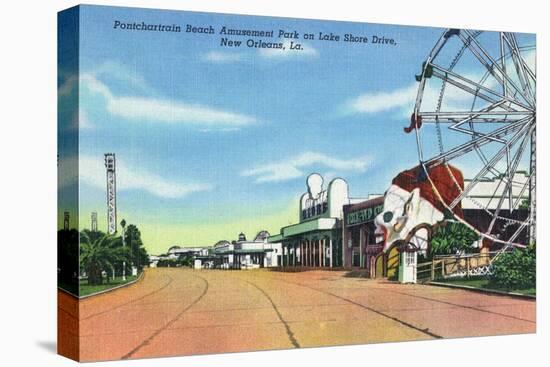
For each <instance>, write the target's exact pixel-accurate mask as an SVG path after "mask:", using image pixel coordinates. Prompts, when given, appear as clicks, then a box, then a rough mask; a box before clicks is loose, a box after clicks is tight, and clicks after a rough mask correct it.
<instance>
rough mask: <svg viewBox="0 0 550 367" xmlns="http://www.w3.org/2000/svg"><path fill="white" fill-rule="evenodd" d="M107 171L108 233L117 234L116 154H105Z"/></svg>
mask: <svg viewBox="0 0 550 367" xmlns="http://www.w3.org/2000/svg"><path fill="white" fill-rule="evenodd" d="M105 169H106V170H107V233H109V234H115V233H116V231H117V222H116V162H115V154H114V153H105Z"/></svg>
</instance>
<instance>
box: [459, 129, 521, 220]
mask: <svg viewBox="0 0 550 367" xmlns="http://www.w3.org/2000/svg"><path fill="white" fill-rule="evenodd" d="M528 128H529V125H523V126H521V128H520V129H519V130H518V131H517V132H516V133H515V134H514V136H513V137H512V138H511V139H510V140H508V142H506V144H505V145H504V146H503V147H502V148H500V150H499V151H498V152H497V153H496V154H495V155H494V156H493V158H491V160H490V161H489V164H488V165H486V166H484V167H483V168H482V169H481V170H480V171H479V172H478V173H477V175H476V176H475V177H474V178H473V179H472V181H471V183H470V185H468V187H465V188H464V190H463V191H462V192H461V193H460V195H458V196H457V197H456V198H455V199H454V200H453V201H452V202H451V204H450V205H449V207H450V208H451V209H454V207H456V206H457V205H458V204H459V203H460V202H461V201H462V199H464V198H465V197H466V195H468V194H469V193H470V191H471V190H472V189H473V188H474V187H475V185H476V184H477V183H478V182H479V181H480V180H481V179H482V178H483V177H484V176H485V175H486V174H487V172H488V171H489V167H490V166H494V165H496V164H497V163H498V162H499V161H500V160H501V159H502V158H503V156H504V155H505V154H506V152H507V150H508V149H509V148H510V147H511V146H513V145H514V144H515V143H516V142H517V141H518V140H519V139H520V138H522V137H523V136H524V135H523V133H525V130H528Z"/></svg>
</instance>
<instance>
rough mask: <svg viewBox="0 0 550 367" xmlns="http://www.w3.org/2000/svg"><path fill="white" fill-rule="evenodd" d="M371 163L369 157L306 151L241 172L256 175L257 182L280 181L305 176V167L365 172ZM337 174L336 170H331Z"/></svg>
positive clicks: (246, 175)
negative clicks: (344, 156)
mask: <svg viewBox="0 0 550 367" xmlns="http://www.w3.org/2000/svg"><path fill="white" fill-rule="evenodd" d="M370 163H371V159H370V158H369V157H362V158H357V159H349V160H344V159H337V158H333V157H329V156H327V155H325V154H322V153H317V152H305V153H302V154H300V155H297V156H295V157H292V158H290V159H287V160H284V161H280V162H273V163H268V164H265V165H262V166H258V167H255V168H253V169H250V170H246V171H243V172H241V176H245V177H255V182H257V183H260V182H279V181H287V180H291V179H294V178H298V177H303V176H304V174H305V173H304V171H303V169H304V168H308V167H312V166H322V167H326V168H329V169H331V170H333V171H338V172H342V171H347V172H364V171H365V170H366V169H367V167H368V165H369V164H370ZM331 174H332V175H335V173H334V172H331Z"/></svg>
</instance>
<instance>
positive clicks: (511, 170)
mask: <svg viewBox="0 0 550 367" xmlns="http://www.w3.org/2000/svg"><path fill="white" fill-rule="evenodd" d="M530 135H531V134H525V136H524V137H523V140H522V142H521V144H520V146H519V148H518V150H517V151H516V153H515V155H514V158H513V161H512V162H510V158H509V153H510V149H509V148H508V149H507V152H506V154H507V160H508V171H507V172H506V175H503V176H502V178H501V181H500V182H499V184H498V186H499V187H500V184H501V183H502V182H503V181H504V178H505V177H506V178H507V180H506V182H505V186H504V189H503V190H502V193H501V195H500V197H499V200H498V203H497V206H496V210H495V215H494V217H493V219H492V221H491V223H490V224H489V229H488V230H487V232H488V233H491V231H492V229H493V226H494V225H495V223H496V219H497V217H498V216H499V214H500V211H501V209H502V205H503V204H504V200H505V197H506V196H505V195H506V194H507V197H506V198H507V199H508V213H509V214H510V215H511V214H512V212H513V211H514V201H513V194H514V192H513V180H514V175H515V173H516V172H517V169H518V165H519V162H520V161H521V158H522V156H523V152H524V151H525V147H526V146H527V143H528V142H529V137H530ZM497 191H498V187H497V188H496V189H495V195H496V193H497Z"/></svg>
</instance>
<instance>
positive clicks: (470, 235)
mask: <svg viewBox="0 0 550 367" xmlns="http://www.w3.org/2000/svg"><path fill="white" fill-rule="evenodd" d="M477 240H479V236H478V235H477V234H476V233H475V232H474V231H472V230H471V229H470V228H468V227H467V226H465V225H464V224H462V223H460V222H445V223H444V224H442V225H441V226H439V227H438V228H437V230H436V231H435V233H434V235H433V237H432V241H431V245H430V255H432V256H433V255H450V254H455V253H456V252H457V251H460V252H462V251H465V252H468V251H471V250H472V249H473V248H472V244H473V243H474V242H475V241H477Z"/></svg>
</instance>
